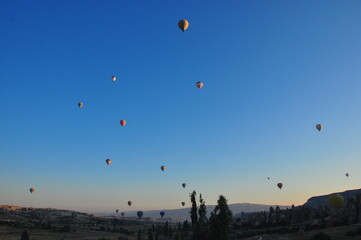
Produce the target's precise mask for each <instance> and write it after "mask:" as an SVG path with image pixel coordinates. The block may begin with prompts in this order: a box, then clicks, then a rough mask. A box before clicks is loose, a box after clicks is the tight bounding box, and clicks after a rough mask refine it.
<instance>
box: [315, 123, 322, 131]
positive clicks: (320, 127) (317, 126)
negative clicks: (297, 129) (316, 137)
mask: <svg viewBox="0 0 361 240" xmlns="http://www.w3.org/2000/svg"><path fill="white" fill-rule="evenodd" d="M322 128H323V126H322V124H317V125H316V129H317V130H318V131H319V132H321V130H322Z"/></svg>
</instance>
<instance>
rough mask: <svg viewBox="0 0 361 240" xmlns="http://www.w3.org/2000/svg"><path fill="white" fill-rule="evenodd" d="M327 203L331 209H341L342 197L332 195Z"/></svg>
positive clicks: (343, 201)
mask: <svg viewBox="0 0 361 240" xmlns="http://www.w3.org/2000/svg"><path fill="white" fill-rule="evenodd" d="M328 203H329V204H330V205H331V206H332V207H333V208H340V207H343V205H344V203H345V200H344V198H343V197H342V195H340V194H332V195H330V196H329V197H328Z"/></svg>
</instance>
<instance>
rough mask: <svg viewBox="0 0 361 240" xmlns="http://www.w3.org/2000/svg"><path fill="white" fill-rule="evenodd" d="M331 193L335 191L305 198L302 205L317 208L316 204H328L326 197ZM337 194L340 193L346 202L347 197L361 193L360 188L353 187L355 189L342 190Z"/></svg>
mask: <svg viewBox="0 0 361 240" xmlns="http://www.w3.org/2000/svg"><path fill="white" fill-rule="evenodd" d="M332 194H335V193H331V194H327V195H322V196H315V197H311V198H310V199H308V200H307V202H306V203H305V204H304V205H303V206H304V207H313V208H318V206H323V205H327V204H328V197H329V196H330V195H332ZM337 194H340V195H342V196H343V197H344V199H345V200H346V202H347V199H348V198H349V197H355V196H356V195H357V194H361V188H360V189H355V190H347V191H344V192H337Z"/></svg>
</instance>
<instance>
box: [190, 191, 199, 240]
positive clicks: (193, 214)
mask: <svg viewBox="0 0 361 240" xmlns="http://www.w3.org/2000/svg"><path fill="white" fill-rule="evenodd" d="M190 197H191V202H192V208H191V211H190V212H189V213H190V214H191V221H192V230H193V236H192V239H193V240H198V238H197V236H198V230H199V222H198V214H197V202H196V191H193V192H192V193H191V194H190Z"/></svg>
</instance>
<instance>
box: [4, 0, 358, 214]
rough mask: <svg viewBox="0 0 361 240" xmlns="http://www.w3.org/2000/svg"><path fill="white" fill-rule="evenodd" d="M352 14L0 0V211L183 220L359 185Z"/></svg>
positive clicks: (268, 6)
mask: <svg viewBox="0 0 361 240" xmlns="http://www.w3.org/2000/svg"><path fill="white" fill-rule="evenodd" d="M360 12H361V1H356V0H350V1H347V2H345V1H337V0H329V1H328V0H327V1H326V0H320V1H317V2H315V1H311V0H305V1H292V2H290V1H266V0H261V1H257V2H255V1H251V0H247V1H234V0H232V1H227V2H224V1H215V0H211V1H207V4H205V3H202V2H197V3H195V2H192V1H183V2H182V4H179V3H176V2H172V1H168V2H163V1H152V2H149V1H148V2H147V1H144V0H143V1H139V2H130V1H115V0H111V1H106V2H100V1H95V0H89V1H76V2H74V1H70V0H65V1H56V2H51V3H50V2H48V1H44V0H34V1H31V2H29V1H24V0H19V1H1V2H0V31H1V32H2V33H3V34H2V37H1V38H0V45H1V46H2V48H1V54H0V66H1V67H0V80H1V88H0V165H1V167H0V204H9V205H19V206H32V207H51V208H61V209H73V210H77V211H86V212H105V211H109V212H111V211H114V210H115V209H119V211H134V210H152V209H177V208H181V207H182V206H181V205H180V203H181V202H183V201H184V202H186V204H187V205H186V207H189V202H190V201H189V193H190V192H191V191H193V190H196V191H197V193H202V196H203V198H204V199H205V202H206V204H207V205H215V204H216V201H217V199H218V196H219V195H220V194H223V195H224V196H225V197H226V198H227V199H228V203H229V204H232V203H243V202H248V203H257V204H269V205H292V204H295V205H301V204H303V203H305V202H306V201H307V199H308V198H310V197H312V196H315V195H323V194H328V193H331V192H341V191H345V190H349V189H357V188H360V185H359V184H360V182H361V174H360V173H361V161H360V157H361V149H360V147H359V145H360V142H361V125H360V124H359V123H360V122H361V111H360V110H359V109H360V107H359V103H361V94H360V90H361V81H360V80H361V44H360V42H361V28H360V22H361V15H360ZM180 19H187V20H188V21H189V28H188V29H187V30H186V31H185V32H182V31H180V29H179V28H178V26H177V23H178V21H179V20H180ZM111 76H116V77H117V81H116V82H112V81H111ZM197 81H202V82H203V83H204V87H203V88H202V89H198V88H196V86H195V83H196V82H197ZM79 102H83V103H84V106H83V107H82V108H81V109H80V108H78V106H77V104H78V103H79ZM122 119H124V120H126V121H127V124H126V125H125V126H123V127H122V126H120V124H119V121H120V120H122ZM318 123H321V124H322V125H323V126H324V128H323V130H322V131H321V132H318V131H317V130H316V128H315V125H316V124H318ZM108 158H109V159H111V160H112V163H111V164H110V165H109V166H107V165H106V163H105V160H106V159H108ZM162 165H165V166H166V167H167V169H166V170H165V171H164V172H162V171H161V170H160V167H161V166H162ZM345 173H349V174H350V175H349V177H346V176H345ZM267 177H270V180H267ZM183 182H185V183H187V187H186V188H185V189H184V188H182V186H181V184H182V183H183ZM278 182H282V183H283V184H284V186H283V188H282V189H281V190H280V189H278V188H277V186H276V184H277V183H278ZM31 187H34V188H35V189H36V191H35V192H34V193H33V194H30V192H29V188H31ZM128 200H132V201H133V205H132V207H130V208H129V207H128V205H127V201H128Z"/></svg>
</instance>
